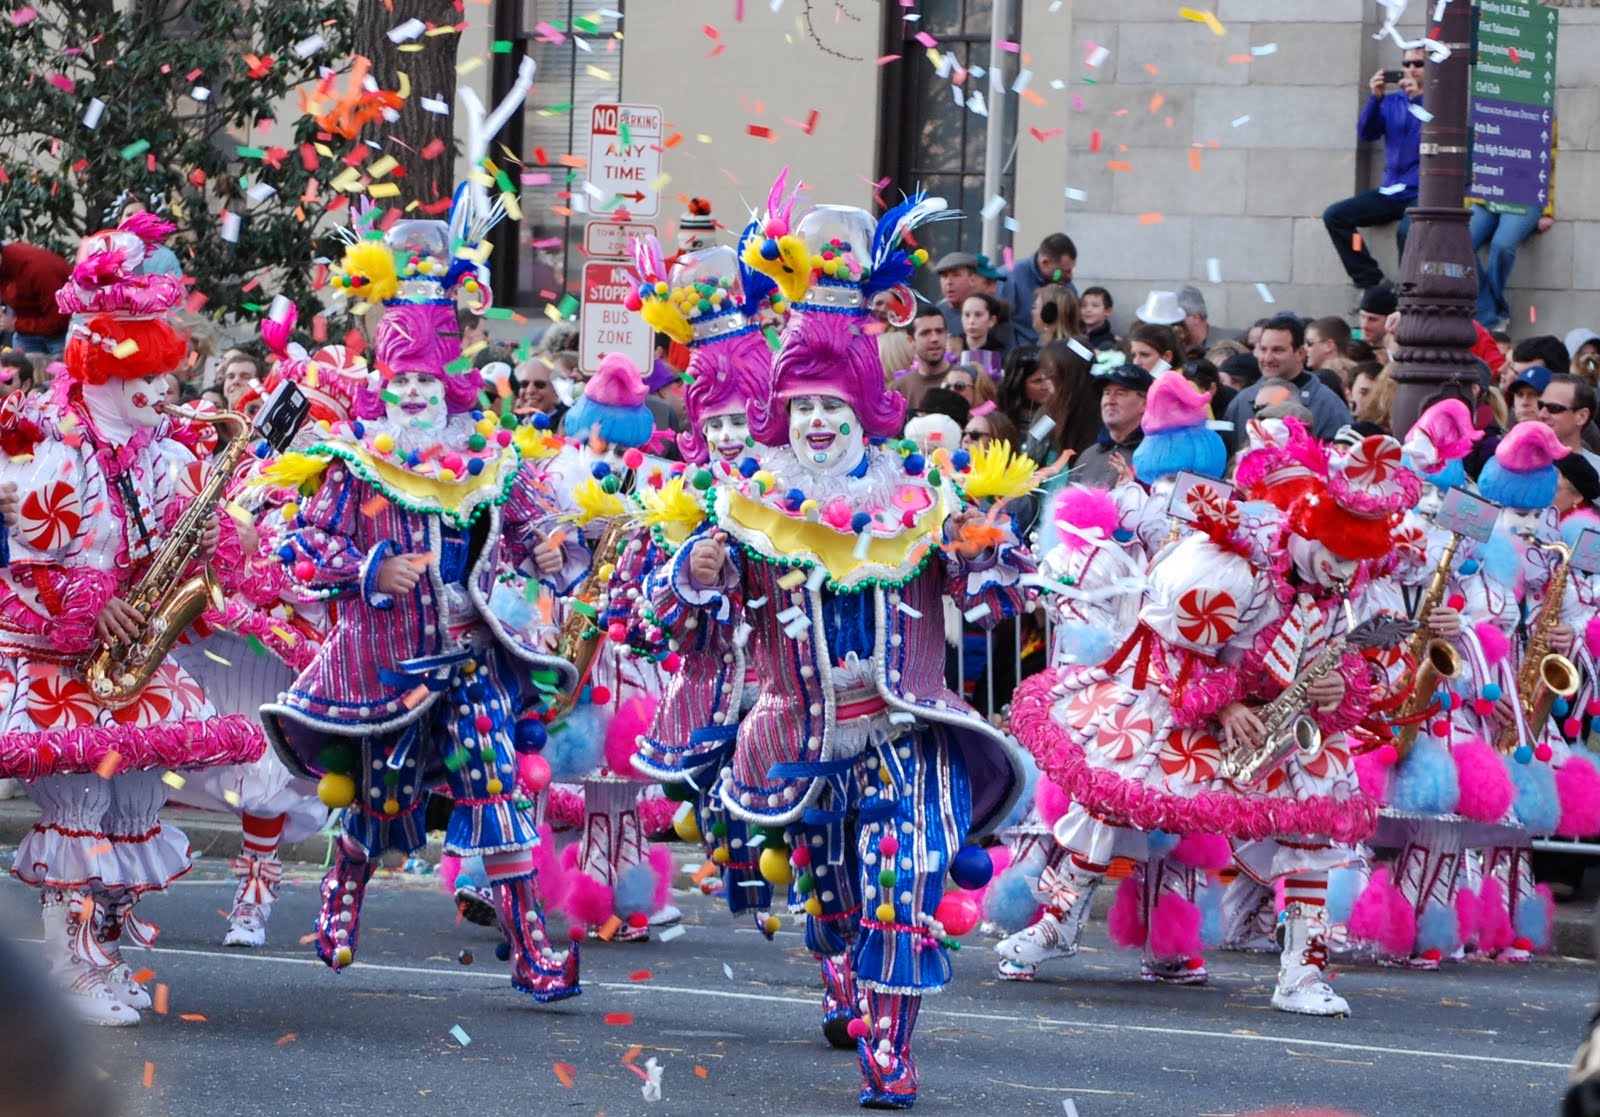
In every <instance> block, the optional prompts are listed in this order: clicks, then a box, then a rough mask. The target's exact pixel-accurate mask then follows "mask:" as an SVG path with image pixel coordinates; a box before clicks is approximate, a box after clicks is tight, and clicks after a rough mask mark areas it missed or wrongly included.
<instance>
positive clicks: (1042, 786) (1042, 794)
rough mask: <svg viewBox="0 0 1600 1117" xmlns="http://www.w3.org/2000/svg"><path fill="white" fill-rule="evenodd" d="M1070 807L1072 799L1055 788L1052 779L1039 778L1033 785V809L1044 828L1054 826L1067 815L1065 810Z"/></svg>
mask: <svg viewBox="0 0 1600 1117" xmlns="http://www.w3.org/2000/svg"><path fill="white" fill-rule="evenodd" d="M1070 806H1072V799H1071V797H1069V796H1068V795H1067V793H1066V792H1065V791H1062V790H1061V788H1059V787H1057V786H1056V783H1055V781H1054V780H1052V779H1048V778H1047V777H1044V776H1040V777H1039V782H1038V783H1037V784H1036V785H1034V790H1033V808H1034V810H1036V811H1038V812H1039V818H1040V819H1042V820H1043V822H1044V824H1045V825H1046V826H1054V825H1055V824H1056V820H1057V819H1059V818H1060V817H1061V816H1062V815H1064V814H1066V813H1067V808H1068V807H1070Z"/></svg>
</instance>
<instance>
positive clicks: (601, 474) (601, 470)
mask: <svg viewBox="0 0 1600 1117" xmlns="http://www.w3.org/2000/svg"><path fill="white" fill-rule="evenodd" d="M589 472H590V474H592V475H593V476H594V479H595V480H596V481H604V480H605V479H606V478H607V477H610V476H611V463H609V462H595V463H594V465H592V466H590V467H589Z"/></svg>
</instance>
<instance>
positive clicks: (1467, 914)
mask: <svg viewBox="0 0 1600 1117" xmlns="http://www.w3.org/2000/svg"><path fill="white" fill-rule="evenodd" d="M1456 923H1457V924H1458V925H1459V926H1460V928H1461V938H1462V944H1463V945H1465V946H1471V945H1472V944H1473V943H1474V942H1476V941H1477V938H1478V894H1477V893H1476V892H1474V891H1473V890H1472V889H1470V888H1457V889H1456Z"/></svg>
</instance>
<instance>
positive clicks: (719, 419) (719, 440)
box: [700, 410, 750, 462]
mask: <svg viewBox="0 0 1600 1117" xmlns="http://www.w3.org/2000/svg"><path fill="white" fill-rule="evenodd" d="M700 434H701V436H702V437H704V438H705V440H706V445H707V446H709V447H710V448H711V460H712V461H714V462H715V461H729V462H731V461H733V460H734V459H735V458H737V457H739V456H740V455H741V454H743V453H744V452H745V450H746V449H747V448H748V446H749V444H748V442H747V441H746V440H747V439H748V437H749V435H750V416H749V415H748V414H746V413H745V412H744V411H742V410H741V411H724V412H719V413H718V414H716V415H712V416H709V417H708V418H706V419H703V420H701V422H700Z"/></svg>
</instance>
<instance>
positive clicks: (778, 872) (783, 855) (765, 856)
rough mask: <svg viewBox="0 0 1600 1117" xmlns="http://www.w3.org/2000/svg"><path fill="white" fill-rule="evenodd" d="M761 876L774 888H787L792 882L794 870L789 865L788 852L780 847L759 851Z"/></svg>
mask: <svg viewBox="0 0 1600 1117" xmlns="http://www.w3.org/2000/svg"><path fill="white" fill-rule="evenodd" d="M760 868H761V876H762V877H763V878H764V879H765V880H766V882H767V883H768V884H770V885H772V886H773V887H774V888H787V887H789V885H790V883H791V882H792V881H793V880H794V869H793V868H792V867H791V866H790V864H789V851H788V850H787V849H785V848H783V847H782V846H771V847H770V848H767V849H764V850H762V851H761V861H760Z"/></svg>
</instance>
